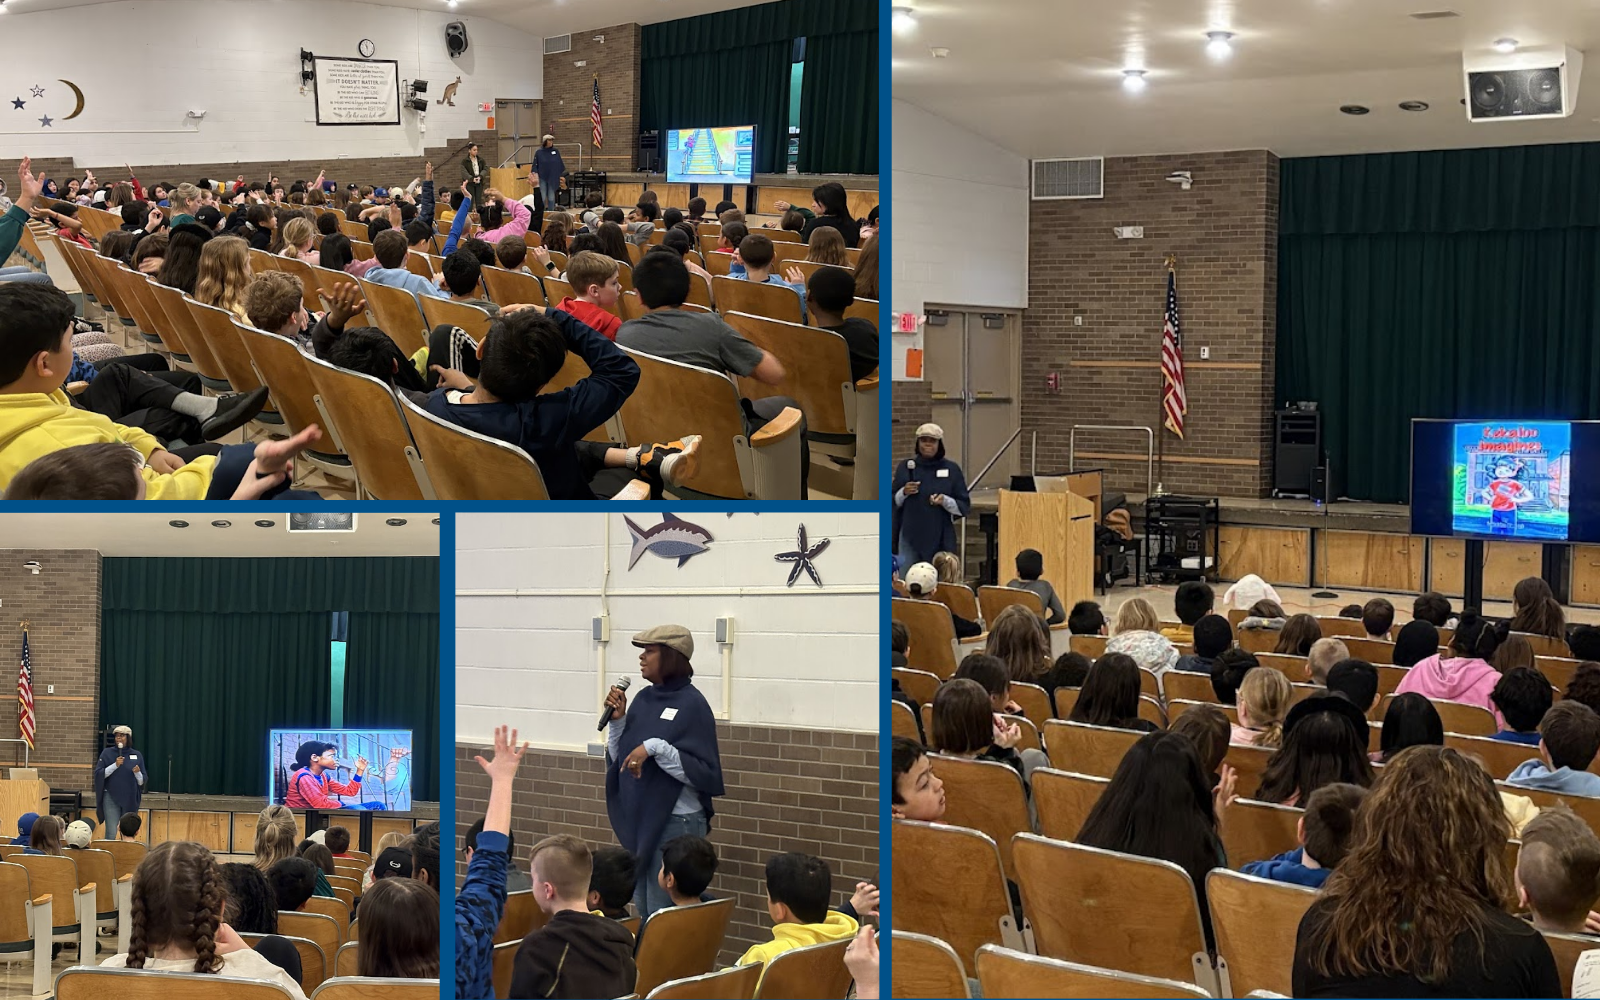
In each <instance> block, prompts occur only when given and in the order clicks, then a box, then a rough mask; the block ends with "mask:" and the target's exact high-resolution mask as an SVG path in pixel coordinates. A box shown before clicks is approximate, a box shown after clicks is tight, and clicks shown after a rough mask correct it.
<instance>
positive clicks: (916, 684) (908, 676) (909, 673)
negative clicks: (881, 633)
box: [890, 667, 1049, 718]
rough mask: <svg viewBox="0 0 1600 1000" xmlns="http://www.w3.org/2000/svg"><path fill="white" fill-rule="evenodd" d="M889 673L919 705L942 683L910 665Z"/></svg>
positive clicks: (893, 669)
mask: <svg viewBox="0 0 1600 1000" xmlns="http://www.w3.org/2000/svg"><path fill="white" fill-rule="evenodd" d="M890 674H891V675H892V676H893V677H894V679H895V680H897V681H899V682H900V690H902V691H904V692H905V693H906V694H907V695H909V696H910V697H911V700H912V701H915V702H916V703H917V704H919V705H926V704H928V703H929V702H931V701H933V696H934V695H935V694H938V693H939V685H940V683H942V682H941V681H940V680H939V678H938V677H937V676H936V675H934V674H931V673H929V672H928V671H926V670H916V669H913V668H911V667H894V668H892V669H891V670H890ZM1046 718H1049V716H1046Z"/></svg>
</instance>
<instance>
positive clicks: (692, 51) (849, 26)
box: [639, 0, 878, 60]
mask: <svg viewBox="0 0 1600 1000" xmlns="http://www.w3.org/2000/svg"><path fill="white" fill-rule="evenodd" d="M877 28H878V5H877V4H875V3H871V2H870V0H780V2H778V3H758V4H753V5H751V6H748V7H738V8H735V9H733V10H725V11H721V12H720V13H716V14H703V15H701V16H699V17H680V18H678V19H677V20H675V21H661V22H658V23H656V24H647V25H645V26H644V27H643V28H641V29H640V32H639V58H640V59H644V60H648V59H657V58H661V57H663V56H682V55H701V54H704V53H707V52H715V51H718V50H724V49H737V48H743V47H745V46H747V45H762V44H765V43H767V42H785V43H787V42H789V41H790V40H792V39H795V38H812V37H814V36H817V35H836V34H840V33H842V32H850V31H876V30H877ZM807 44H808V45H809V44H810V43H809V42H808V43H807Z"/></svg>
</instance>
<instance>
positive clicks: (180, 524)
mask: <svg viewBox="0 0 1600 1000" xmlns="http://www.w3.org/2000/svg"><path fill="white" fill-rule="evenodd" d="M167 523H168V524H170V525H172V526H173V527H174V528H187V527H188V526H189V522H188V521H168V522H167Z"/></svg>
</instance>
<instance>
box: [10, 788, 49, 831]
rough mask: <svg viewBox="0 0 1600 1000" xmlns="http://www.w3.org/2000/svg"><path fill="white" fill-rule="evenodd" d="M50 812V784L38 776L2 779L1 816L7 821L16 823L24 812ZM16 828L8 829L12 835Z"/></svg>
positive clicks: (42, 813)
mask: <svg viewBox="0 0 1600 1000" xmlns="http://www.w3.org/2000/svg"><path fill="white" fill-rule="evenodd" d="M49 812H50V785H49V784H48V783H46V782H44V781H41V780H39V779H38V778H32V779H28V780H24V781H11V780H9V779H0V816H4V817H5V820H6V822H8V823H13V824H14V823H16V821H17V817H19V816H21V815H22V814H23V813H39V814H40V815H45V814H48V813H49ZM14 832H15V830H14V829H13V830H10V831H7V834H8V835H10V834H12V833H14Z"/></svg>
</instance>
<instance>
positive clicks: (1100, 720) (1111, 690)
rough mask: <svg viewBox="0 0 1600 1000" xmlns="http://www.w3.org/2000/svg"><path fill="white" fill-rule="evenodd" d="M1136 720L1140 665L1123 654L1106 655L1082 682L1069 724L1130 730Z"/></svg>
mask: <svg viewBox="0 0 1600 1000" xmlns="http://www.w3.org/2000/svg"><path fill="white" fill-rule="evenodd" d="M1138 718H1139V664H1138V663H1137V662H1135V661H1134V659H1133V657H1131V656H1129V655H1127V654H1126V653H1107V654H1106V655H1104V656H1102V657H1100V659H1098V660H1096V661H1094V666H1093V667H1091V668H1089V676H1088V677H1085V678H1084V679H1083V687H1082V688H1081V689H1079V691H1078V702H1077V704H1075V705H1073V706H1072V716H1071V718H1070V720H1069V721H1072V722H1086V723H1088V724H1090V725H1092V726H1115V727H1117V728H1119V729H1128V728H1132V727H1133V726H1134V725H1135V723H1136V722H1137V721H1138Z"/></svg>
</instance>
